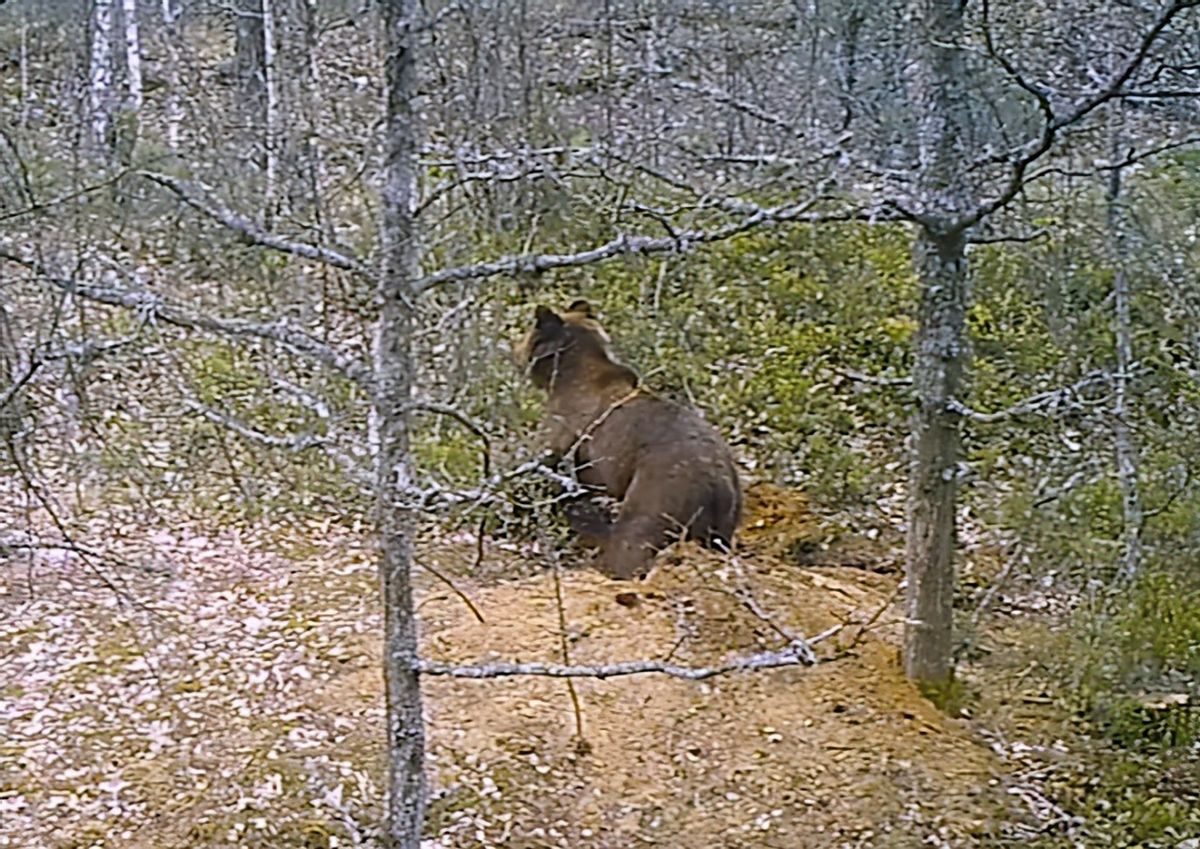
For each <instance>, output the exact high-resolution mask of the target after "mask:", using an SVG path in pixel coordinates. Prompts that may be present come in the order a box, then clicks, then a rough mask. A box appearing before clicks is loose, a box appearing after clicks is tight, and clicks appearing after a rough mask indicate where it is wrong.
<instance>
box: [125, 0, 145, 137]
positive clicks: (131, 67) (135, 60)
mask: <svg viewBox="0 0 1200 849" xmlns="http://www.w3.org/2000/svg"><path fill="white" fill-rule="evenodd" d="M121 18H122V21H123V23H124V24H125V83H126V86H127V92H126V95H127V96H126V98H125V102H126V108H127V109H131V110H133V111H134V112H135V113H137V112H140V111H141V109H142V37H141V33H140V32H139V30H138V19H137V0H121Z"/></svg>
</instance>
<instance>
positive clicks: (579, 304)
mask: <svg viewBox="0 0 1200 849" xmlns="http://www.w3.org/2000/svg"><path fill="white" fill-rule="evenodd" d="M567 312H579V313H583V314H584V315H585V316H586V317H587V318H590V319H593V320H594V319H597V318H599V316H597V315H596V311H595V310H593V309H592V305H591V304H589V303H588V302H587V301H585V300H583V299H582V298H581V299H579V300H577V301H572V302H571V306H569V307H567Z"/></svg>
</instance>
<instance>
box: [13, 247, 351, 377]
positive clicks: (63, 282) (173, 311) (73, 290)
mask: <svg viewBox="0 0 1200 849" xmlns="http://www.w3.org/2000/svg"><path fill="white" fill-rule="evenodd" d="M0 259H6V260H9V261H10V262H15V263H17V264H18V265H21V266H24V267H25V268H28V269H29V270H31V271H33V272H34V273H35V274H37V275H38V276H39V277H41V278H42V279H44V280H45V281H46V282H48V283H50V284H51V285H53V286H55V287H56V288H58V289H61V290H62V291H64V292H68V293H70V294H73V295H78V296H79V297H81V298H86V299H88V300H89V301H95V302H96V303H100V304H107V305H108V306H113V307H121V308H123V309H127V310H132V311H133V312H136V313H138V315H140V316H142V317H143V319H145V320H147V321H163V322H165V323H167V324H170V325H174V326H175V327H181V328H183V329H185V330H203V331H207V332H210V333H217V334H221V335H225V336H235V337H256V338H260V339H269V340H271V341H273V342H277V343H279V344H280V345H282V346H283V347H284V348H286V349H288V350H289V351H291V352H292V353H294V354H297V355H298V356H302V357H305V358H306V359H310V360H313V361H315V362H319V363H321V364H322V365H325V366H328V367H329V368H331V369H333V370H334V371H337V372H339V373H340V374H341V375H343V376H344V377H346V378H347V379H349V380H352V381H354V382H355V383H357V384H359V385H360V386H362V387H363V388H366V389H369V388H370V386H371V382H372V377H371V369H370V368H369V367H368V366H366V365H365V364H364V363H362V362H361V361H360V360H358V359H357V358H355V357H350V356H346V355H344V354H340V353H338V352H337V351H335V350H334V349H333V348H331V347H329V346H328V345H326V344H325V343H323V342H321V341H319V340H318V339H316V338H315V337H313V336H311V335H309V334H308V333H306V332H305V331H303V330H300V329H299V328H296V327H292V326H291V325H290V324H289V323H288V322H287V321H286V320H279V321H273V322H265V323H264V322H254V321H245V320H243V319H236V318H223V317H219V316H210V315H207V314H205V313H202V312H199V311H196V310H191V309H188V308H186V307H183V306H180V305H178V304H171V303H169V302H168V301H166V300H165V299H164V298H162V297H161V296H159V295H156V294H154V293H153V292H148V291H136V290H132V289H121V288H118V287H110V286H94V285H91V284H87V283H80V282H79V281H77V280H74V279H71V278H64V277H59V276H57V275H55V274H52V273H51V272H50V271H49V270H48V269H47V268H46V267H45V266H44V265H43V264H42V263H41V262H39V261H37V260H33V259H29V258H26V257H23V256H21V255H20V254H17V253H15V252H13V251H11V250H8V249H6V248H4V247H3V246H0Z"/></svg>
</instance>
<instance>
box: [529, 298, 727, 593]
mask: <svg viewBox="0 0 1200 849" xmlns="http://www.w3.org/2000/svg"><path fill="white" fill-rule="evenodd" d="M609 346H610V340H609V338H608V334H607V333H605V332H604V328H603V327H601V326H600V323H599V322H598V321H597V320H596V316H595V313H594V311H593V310H592V308H591V306H590V305H589V304H588V303H587V302H586V301H575V302H574V303H572V304H571V305H570V306H569V307H568V308H567V310H566V311H565V312H564V313H562V314H559V313H556V312H554V311H553V310H551V309H548V308H546V307H541V306H539V307H538V308H537V311H536V313H535V316H534V327H533V329H532V330H530V331H529V333H528V335H527V336H526V337H525V340H524V341H523V342H522V343H521V345H520V346H519V348H518V356H519V357H520V358H521V360H522V361H523V362H525V363H526V364H527V366H528V369H529V373H530V376H531V377H532V379H533V382H534V384H535V385H537V386H538V387H540V388H541V389H544V390H546V392H547V393H548V395H549V403H548V405H547V413H548V418H549V424H550V443H551V448H552V449H553V451H554V453H555V454H557V455H558V456H560V457H571V456H572V455H573V458H574V462H575V468H576V473H577V475H578V477H579V480H580V482H582V483H583V484H585V485H587V486H591V487H595V488H597V489H599V490H602V491H603V492H604V493H605V494H607V495H610V496H612V497H613V498H617V499H621V500H622V502H621V507H620V511H619V514H618V516H617V519H616V521H615V522H614V521H611V520H610V519H609V518H608V517H607V515H605V514H604V513H603V512H602V511H601V510H600V509H599V508H598V507H594V506H592V507H588V506H586V505H585V506H582V507H579V506H577V507H576V508H575V509H574V510H572V511H570V513H569V516H570V518H571V523H572V525H573V526H574V527H575V529H576V530H577V531H578V532H580V533H581V535H582V536H583V537H584V539H585V541H588V542H592V543H596V544H599V545H600V547H601V551H600V556H599V558H598V559H597V566H598V567H599V568H600V570H601V571H603V572H605V573H606V574H609V575H612V576H613V577H615V578H620V579H623V580H628V579H630V578H633V577H639V578H641V577H645V576H646V574H647V573H648V572H649V571H650V568H651V566H652V565H653V562H654V556H655V554H657V553H658V552H659V551H661V550H662V549H664V548H666V547H667V546H668V545H670V544H671V542H673V541H674V540H676V539H680V538H686V539H694V540H697V541H699V542H701V543H703V544H704V545H707V546H709V547H711V548H726V549H727V548H728V547H729V546H730V545H731V544H732V542H733V533H734V529H735V528H736V527H737V523H738V520H739V519H740V518H741V509H742V493H741V488H740V487H739V485H738V478H737V471H736V469H735V467H734V464H733V457H732V455H731V454H730V451H729V447H728V446H727V445H726V444H725V441H724V440H723V439H722V438H721V436H720V435H719V434H718V433H717V432H716V430H715V429H714V428H713V427H712V426H711V425H709V424H708V423H707V422H705V421H704V419H703V418H701V417H700V415H699V414H698V413H696V412H695V411H694V410H691V409H689V408H687V407H684V406H681V405H679V404H676V403H673V402H671V401H667V400H664V399H662V398H657V397H655V396H654V395H651V394H650V393H648V392H646V391H645V390H642V389H640V388H639V387H638V378H637V375H636V374H634V372H633V371H632V370H631V369H629V368H628V367H627V366H624V365H622V364H621V363H619V362H617V361H616V360H615V359H614V358H613V356H612V352H611V350H610V347H609Z"/></svg>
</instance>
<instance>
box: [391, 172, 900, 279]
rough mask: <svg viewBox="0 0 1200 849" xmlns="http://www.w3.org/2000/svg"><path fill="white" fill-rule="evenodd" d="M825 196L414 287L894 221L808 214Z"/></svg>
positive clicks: (480, 266)
mask: <svg viewBox="0 0 1200 849" xmlns="http://www.w3.org/2000/svg"><path fill="white" fill-rule="evenodd" d="M821 200H823V197H822V196H821V195H820V194H818V195H816V196H814V197H812V198H809V199H807V200H804V201H801V202H799V203H793V204H783V205H781V206H772V207H760V206H757V205H755V204H751V203H748V202H739V203H740V204H742V211H744V212H746V213H748V214H747V215H746V217H745V218H743V219H742V220H741V221H736V222H733V223H730V224H727V225H725V226H723V227H717V228H715V229H713V230H682V231H680V232H679V233H678V234H677V235H676V236H658V237H652V236H629V235H625V234H621V235H619V236H617V237H616V238H615V239H613V240H611V241H609V242H606V243H604V244H602V245H598V246H596V247H594V248H589V249H587V250H584V251H579V252H578V253H573V254H521V255H517V256H506V257H502V258H500V259H497V260H493V261H491V262H480V263H476V264H474V265H462V266H457V267H455V268H445V269H442V270H441V271H437V272H434V273H433V274H429V275H427V276H425V277H423V278H421V279H420V280H418V281H416V283H414V288H416V290H417V291H418V292H424V291H427V290H429V289H433V288H435V287H437V286H441V285H444V284H446V283H454V282H460V281H463V280H479V279H483V278H487V277H495V276H498V275H502V274H505V275H516V274H539V273H542V272H545V271H551V270H554V269H559V268H576V267H580V266H585V265H593V264H595V263H598V262H603V261H605V260H608V259H612V258H614V257H618V256H635V255H649V254H659V253H683V252H685V251H687V250H688V249H690V248H691V247H692V246H694V245H702V244H710V243H713V242H720V241H723V240H726V239H731V238H733V237H734V236H739V235H741V234H743V233H746V232H749V231H751V230H754V229H756V228H758V227H762V226H765V225H774V224H783V223H825V222H830V221H859V220H862V221H866V220H874V221H878V220H895V217H902V216H899V215H897V216H895V217H893V216H892V215H890V214H889V213H886V212H880V213H878V214H875V213H865V212H846V213H833V214H822V213H811V210H812V208H813V207H814V206H816V204H817V203H818V202H820V201H821Z"/></svg>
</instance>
